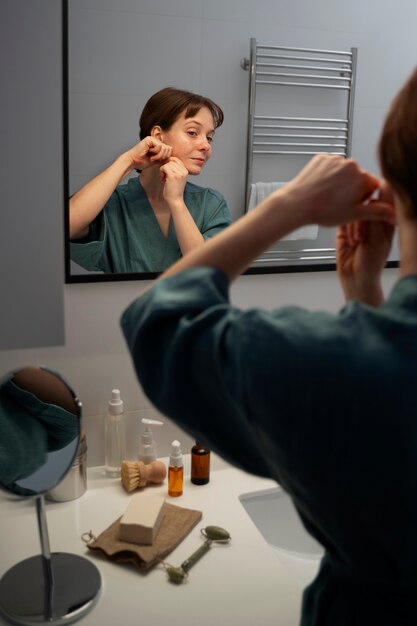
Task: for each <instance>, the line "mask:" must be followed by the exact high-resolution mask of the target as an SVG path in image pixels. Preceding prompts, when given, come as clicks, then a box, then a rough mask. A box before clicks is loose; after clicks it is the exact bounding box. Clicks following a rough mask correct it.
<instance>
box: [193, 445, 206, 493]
mask: <svg viewBox="0 0 417 626" xmlns="http://www.w3.org/2000/svg"><path fill="white" fill-rule="evenodd" d="M209 480H210V450H209V449H208V448H207V447H206V446H204V445H203V444H202V443H200V442H199V441H196V442H195V445H194V446H193V447H192V448H191V482H192V483H194V485H206V484H207V483H208V482H209Z"/></svg>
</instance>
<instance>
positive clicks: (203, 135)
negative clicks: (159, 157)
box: [155, 107, 214, 175]
mask: <svg viewBox="0 0 417 626" xmlns="http://www.w3.org/2000/svg"><path fill="white" fill-rule="evenodd" d="M155 128H159V127H155ZM158 132H159V133H160V134H159V137H158V138H159V139H160V140H161V141H163V142H164V143H166V144H168V145H170V146H172V156H176V157H178V158H179V159H181V161H182V162H183V163H184V165H185V167H186V168H187V170H188V172H189V174H193V175H197V174H200V172H201V171H202V169H203V167H204V165H205V164H206V162H207V161H208V159H209V158H210V156H211V149H212V147H211V142H212V141H213V137H214V122H213V116H212V114H211V112H210V110H209V109H207V108H206V107H202V108H201V109H200V110H199V111H198V112H197V113H196V114H195V115H194V116H193V117H187V118H186V117H185V116H184V112H183V113H181V115H180V116H179V117H177V119H176V120H175V122H174V123H173V125H172V126H171V128H170V129H169V130H161V129H160V130H159V131H158Z"/></svg>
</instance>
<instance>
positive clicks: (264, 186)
mask: <svg viewBox="0 0 417 626" xmlns="http://www.w3.org/2000/svg"><path fill="white" fill-rule="evenodd" d="M284 185H286V183H275V182H269V183H263V182H258V183H252V185H251V186H250V196H249V206H248V211H251V210H252V209H254V208H255V207H256V205H257V204H259V203H260V202H262V200H264V199H265V198H266V197H267V196H269V195H270V194H271V193H272V192H273V191H275V190H276V189H279V188H280V187H283V186H284ZM318 234H319V227H318V226H317V224H312V225H309V226H302V227H301V228H297V230H294V231H293V232H292V233H289V234H288V235H286V236H285V237H282V239H281V241H296V240H297V239H317V237H318Z"/></svg>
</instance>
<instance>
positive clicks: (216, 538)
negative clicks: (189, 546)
mask: <svg viewBox="0 0 417 626" xmlns="http://www.w3.org/2000/svg"><path fill="white" fill-rule="evenodd" d="M201 534H202V535H203V536H204V537H205V538H206V540H205V542H204V543H203V545H202V546H200V547H199V548H198V549H197V550H196V551H195V552H193V553H192V555H191V556H189V557H188V559H185V561H183V563H181V565H180V566H179V567H173V566H172V565H169V566H168V567H167V568H166V571H167V574H168V577H169V580H170V581H171V582H172V583H176V584H179V583H182V581H183V580H184V579H185V578H187V576H188V570H189V569H191V567H192V566H193V565H195V564H196V563H197V561H199V560H200V559H201V557H202V556H204V555H205V554H206V552H208V551H209V550H210V548H211V544H212V543H229V541H230V539H231V537H230V534H229V533H228V532H227V530H224V528H220V526H206V527H205V528H202V529H201Z"/></svg>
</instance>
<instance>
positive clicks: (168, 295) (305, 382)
mask: <svg viewBox="0 0 417 626" xmlns="http://www.w3.org/2000/svg"><path fill="white" fill-rule="evenodd" d="M379 155H380V162H381V168H382V172H383V175H384V178H385V181H387V182H384V181H381V180H379V179H378V178H377V177H375V176H373V175H371V174H370V173H368V172H366V171H364V170H363V169H361V168H360V167H359V165H358V164H357V163H356V162H355V161H353V160H351V159H342V158H340V157H337V156H330V155H321V156H317V157H315V158H314V159H313V160H312V161H311V162H310V163H309V164H308V165H307V166H306V167H305V168H304V170H302V172H301V173H300V174H299V175H298V176H297V177H296V178H295V179H294V180H293V181H292V182H290V183H289V184H288V185H286V186H285V187H283V188H281V189H280V190H278V191H276V192H274V193H273V194H272V195H271V196H269V198H267V199H265V200H264V201H263V202H262V203H261V204H260V205H258V207H257V208H255V209H254V210H253V212H251V213H249V214H248V215H247V216H245V217H244V218H242V219H241V220H240V221H239V222H237V223H236V224H234V225H233V226H231V227H230V228H229V229H227V231H225V232H224V233H221V234H220V235H219V236H218V237H216V238H215V239H214V240H213V241H211V242H209V243H208V244H207V245H206V246H204V248H200V249H198V250H195V251H194V252H191V253H190V254H189V255H188V256H187V257H185V258H184V259H181V260H180V261H179V262H177V263H176V264H175V266H173V267H172V268H170V269H169V270H167V271H166V272H165V273H164V274H163V276H162V277H161V278H160V279H159V280H158V281H156V283H155V285H154V286H153V287H152V288H150V289H148V290H147V291H146V292H145V293H144V294H143V295H142V296H141V297H139V298H138V299H137V300H136V301H135V302H133V303H132V304H131V305H130V307H129V308H128V309H127V310H126V311H125V313H124V315H123V318H122V327H123V331H124V334H125V337H126V340H127V344H128V346H129V349H130V351H131V354H132V359H133V363H134V366H135V370H136V372H137V376H138V379H139V381H140V383H141V385H142V387H143V389H144V391H145V393H146V395H147V396H148V397H149V398H150V400H151V401H152V402H153V403H154V404H155V406H156V407H158V409H159V410H160V411H161V412H162V413H164V414H166V415H167V416H168V417H170V418H171V419H173V420H174V421H175V422H176V423H177V424H178V425H179V426H180V427H182V428H183V429H185V430H186V431H187V432H188V433H189V434H191V435H192V437H193V438H196V439H204V441H205V442H206V443H207V444H208V445H209V446H211V447H212V449H213V450H215V451H217V452H218V453H219V454H221V455H222V456H224V457H225V458H226V459H228V460H229V461H231V462H232V463H235V464H236V465H238V466H240V467H242V468H243V469H245V470H247V471H250V472H253V473H255V474H259V475H261V476H265V477H268V478H272V479H275V480H276V481H277V482H279V483H280V484H281V485H282V486H283V487H284V488H285V489H286V491H287V492H288V493H289V495H290V496H291V498H292V500H293V502H294V504H295V506H296V509H297V511H298V513H299V515H300V518H301V520H302V522H303V524H304V526H305V528H306V529H307V531H308V532H310V533H311V534H312V535H313V536H314V537H315V538H316V539H317V540H318V541H319V542H320V543H321V544H322V545H323V547H324V549H325V553H324V557H323V559H322V562H321V566H320V570H319V572H318V575H317V576H316V578H315V580H314V581H313V582H312V583H311V585H309V587H307V589H306V590H305V592H304V596H303V603H302V617H301V625H302V626H414V625H415V624H417V603H416V600H415V598H416V596H417V533H416V528H417V501H416V497H415V494H416V488H417V420H416V415H415V412H416V411H415V402H416V390H417V226H416V224H417V70H416V71H415V72H414V73H413V74H412V75H411V77H410V79H409V80H408V81H407V83H406V84H405V86H404V87H403V89H402V90H401V91H400V93H399V94H398V96H397V97H396V99H395V100H394V102H393V104H392V107H391V109H390V112H389V114H388V116H387V119H386V121H385V125H384V129H383V133H382V137H381V140H380V145H379ZM377 191H379V193H380V196H379V198H378V199H374V197H375V192H377ZM314 223H316V224H319V225H320V226H322V227H326V226H336V225H339V228H338V232H337V244H336V245H337V268H338V276H339V280H340V283H341V287H342V290H343V292H344V295H345V298H346V306H345V307H344V308H343V309H342V310H341V312H340V313H339V314H334V313H326V312H322V311H315V312H313V311H307V310H304V309H302V308H299V307H282V308H280V309H277V310H273V311H264V310H260V309H250V310H248V311H241V310H240V309H238V308H237V307H234V306H233V305H232V304H231V303H230V301H229V293H228V291H229V284H230V282H231V281H233V280H235V279H236V278H237V277H238V276H239V275H240V273H241V272H242V271H243V270H244V269H245V268H246V267H247V266H248V265H249V264H250V263H251V261H252V260H253V259H255V258H257V257H258V256H259V254H260V253H262V252H263V251H264V250H266V249H268V247H269V246H270V245H271V244H272V242H274V241H276V240H277V239H279V238H281V237H283V236H285V235H287V234H288V233H289V232H291V231H292V230H295V229H296V228H299V227H302V226H305V225H308V224H314ZM395 225H397V227H398V231H399V248H400V276H399V280H398V281H397V283H396V284H395V285H394V288H393V290H392V292H391V294H390V295H389V297H388V298H387V299H386V300H385V299H384V293H383V289H382V285H381V276H382V272H383V269H384V267H385V263H386V260H387V258H388V255H389V252H390V248H391V244H392V238H393V233H394V227H395ZM277 285H278V282H277ZM234 584H237V583H236V581H235V583H234Z"/></svg>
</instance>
